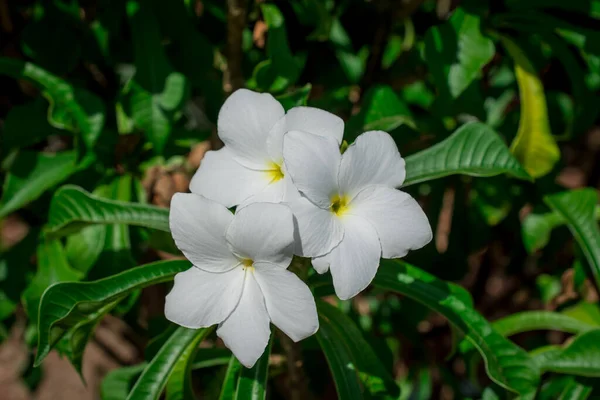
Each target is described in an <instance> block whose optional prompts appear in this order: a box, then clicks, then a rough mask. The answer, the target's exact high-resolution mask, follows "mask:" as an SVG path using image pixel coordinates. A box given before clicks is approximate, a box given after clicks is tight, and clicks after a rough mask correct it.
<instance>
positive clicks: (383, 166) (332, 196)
mask: <svg viewBox="0 0 600 400" xmlns="http://www.w3.org/2000/svg"><path fill="white" fill-rule="evenodd" d="M283 155H284V160H285V165H286V168H287V171H288V173H289V175H290V176H291V178H292V181H293V182H294V184H296V187H297V188H298V190H299V191H300V193H301V194H302V195H303V197H304V199H301V200H296V201H294V202H292V203H291V204H290V207H291V208H292V210H293V211H294V217H295V222H296V226H297V233H296V235H297V238H296V240H297V245H296V249H297V253H298V254H301V255H303V256H308V257H313V266H314V267H315V269H316V270H317V272H320V273H324V272H326V271H327V270H328V269H330V270H331V273H332V276H333V283H334V287H335V290H336V294H337V295H338V297H340V298H342V299H348V298H351V297H353V296H355V295H356V294H358V293H359V292H360V291H361V290H363V289H364V288H366V287H367V286H368V285H369V283H370V282H371V281H372V280H373V278H374V276H375V274H376V272H377V269H378V267H379V258H380V257H382V256H383V257H385V258H395V257H402V256H405V255H406V253H407V252H408V251H409V250H414V249H418V248H421V247H423V246H424V245H425V244H427V243H428V242H429V241H431V238H432V232H431V227H430V225H429V222H428V220H427V217H426V215H425V213H424V212H423V210H422V209H421V208H420V207H419V205H418V203H417V202H416V201H415V200H414V199H413V198H411V197H410V196H409V195H408V194H406V193H403V192H400V191H399V190H396V189H395V188H396V187H397V186H400V185H402V183H403V182H404V178H405V176H406V172H405V168H404V165H405V162H404V160H403V159H402V157H401V156H400V153H399V152H398V148H397V147H396V144H395V143H394V141H393V139H392V138H391V137H390V136H389V134H387V133H385V132H381V131H372V132H366V133H363V134H362V135H360V136H359V137H358V138H357V139H356V141H355V142H354V143H353V144H352V145H351V146H350V147H349V148H348V149H347V150H346V152H344V154H343V155H340V151H339V148H337V147H335V145H334V143H333V142H332V141H331V140H327V139H326V138H321V137H317V136H315V135H312V134H310V133H305V132H297V131H294V132H288V133H287V134H286V135H285V137H284V146H283ZM307 160H310V161H307Z"/></svg>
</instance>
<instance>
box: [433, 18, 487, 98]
mask: <svg viewBox="0 0 600 400" xmlns="http://www.w3.org/2000/svg"><path fill="white" fill-rule="evenodd" d="M480 24H481V23H480V19H479V17H478V16H477V15H474V14H468V13H466V12H465V11H464V10H463V9H461V8H458V9H456V10H455V11H454V13H453V14H452V17H450V21H448V22H446V23H445V24H443V25H440V26H433V27H431V28H429V30H428V31H427V33H426V35H425V60H426V61H427V66H428V67H429V69H430V70H431V74H432V75H433V78H434V80H435V82H436V86H437V87H438V89H439V90H440V91H441V92H442V93H443V94H444V95H446V96H450V97H451V98H454V99H455V98H457V97H458V96H460V94H462V93H463V92H464V90H465V89H466V88H467V87H468V86H469V85H470V84H471V82H472V81H473V80H475V79H476V78H478V77H479V76H481V70H482V68H483V66H485V65H486V64H487V63H488V62H490V60H491V59H492V57H493V56H494V52H495V49H494V43H493V42H492V41H491V40H490V39H489V38H487V37H485V36H483V35H482V33H481V31H480Z"/></svg>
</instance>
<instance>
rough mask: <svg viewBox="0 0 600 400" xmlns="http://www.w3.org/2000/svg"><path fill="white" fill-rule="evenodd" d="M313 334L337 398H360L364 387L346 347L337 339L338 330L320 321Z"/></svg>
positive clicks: (347, 399)
mask: <svg viewBox="0 0 600 400" xmlns="http://www.w3.org/2000/svg"><path fill="white" fill-rule="evenodd" d="M315 336H316V337H317V341H318V342H319V345H320V346H321V349H323V353H324V354H325V358H326V359H327V364H328V365H329V370H330V371H331V376H332V377H333V382H334V383H335V389H336V391H337V395H338V399H343V400H352V399H356V400H359V399H362V398H363V394H364V388H363V385H362V382H361V380H360V377H359V374H358V371H357V368H356V363H355V361H354V360H353V359H352V356H351V355H350V353H349V351H348V349H347V347H346V346H345V345H344V343H343V342H341V341H340V340H339V339H340V338H339V332H337V331H336V330H335V329H334V327H333V326H332V325H330V324H325V323H320V324H319V330H318V331H317V333H316V334H315Z"/></svg>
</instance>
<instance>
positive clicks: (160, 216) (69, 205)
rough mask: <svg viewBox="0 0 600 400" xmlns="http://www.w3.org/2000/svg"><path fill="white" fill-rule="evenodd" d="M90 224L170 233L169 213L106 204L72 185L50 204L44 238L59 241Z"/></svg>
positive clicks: (166, 211)
mask: <svg viewBox="0 0 600 400" xmlns="http://www.w3.org/2000/svg"><path fill="white" fill-rule="evenodd" d="M92 224H127V225H135V226H142V227H146V228H152V229H158V230H161V231H165V232H169V210H168V209H165V208H159V207H153V206H148V205H143V204H139V203H127V202H123V201H115V200H105V199H102V198H99V197H96V196H94V195H92V194H90V193H88V192H86V191H85V190H83V189H81V188H80V187H77V186H73V185H66V186H63V187H61V188H60V189H59V190H57V191H56V193H55V194H54V197H53V198H52V202H51V203H50V213H49V220H48V224H47V226H46V228H45V233H46V235H47V236H49V237H61V236H64V235H66V234H69V233H73V232H76V231H78V230H80V229H82V228H84V227H86V226H89V225H92Z"/></svg>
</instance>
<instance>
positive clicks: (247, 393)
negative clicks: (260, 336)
mask: <svg viewBox="0 0 600 400" xmlns="http://www.w3.org/2000/svg"><path fill="white" fill-rule="evenodd" d="M272 344H273V335H271V340H269V344H268V345H267V348H266V349H265V351H264V353H263V354H262V356H260V358H259V359H258V361H257V362H256V364H254V366H253V367H252V368H242V369H241V371H240V373H239V374H240V375H239V377H238V381H237V387H236V389H235V397H233V398H234V399H235V400H265V399H266V398H267V380H268V379H269V358H270V357H271V346H272ZM221 398H222V397H221Z"/></svg>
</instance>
